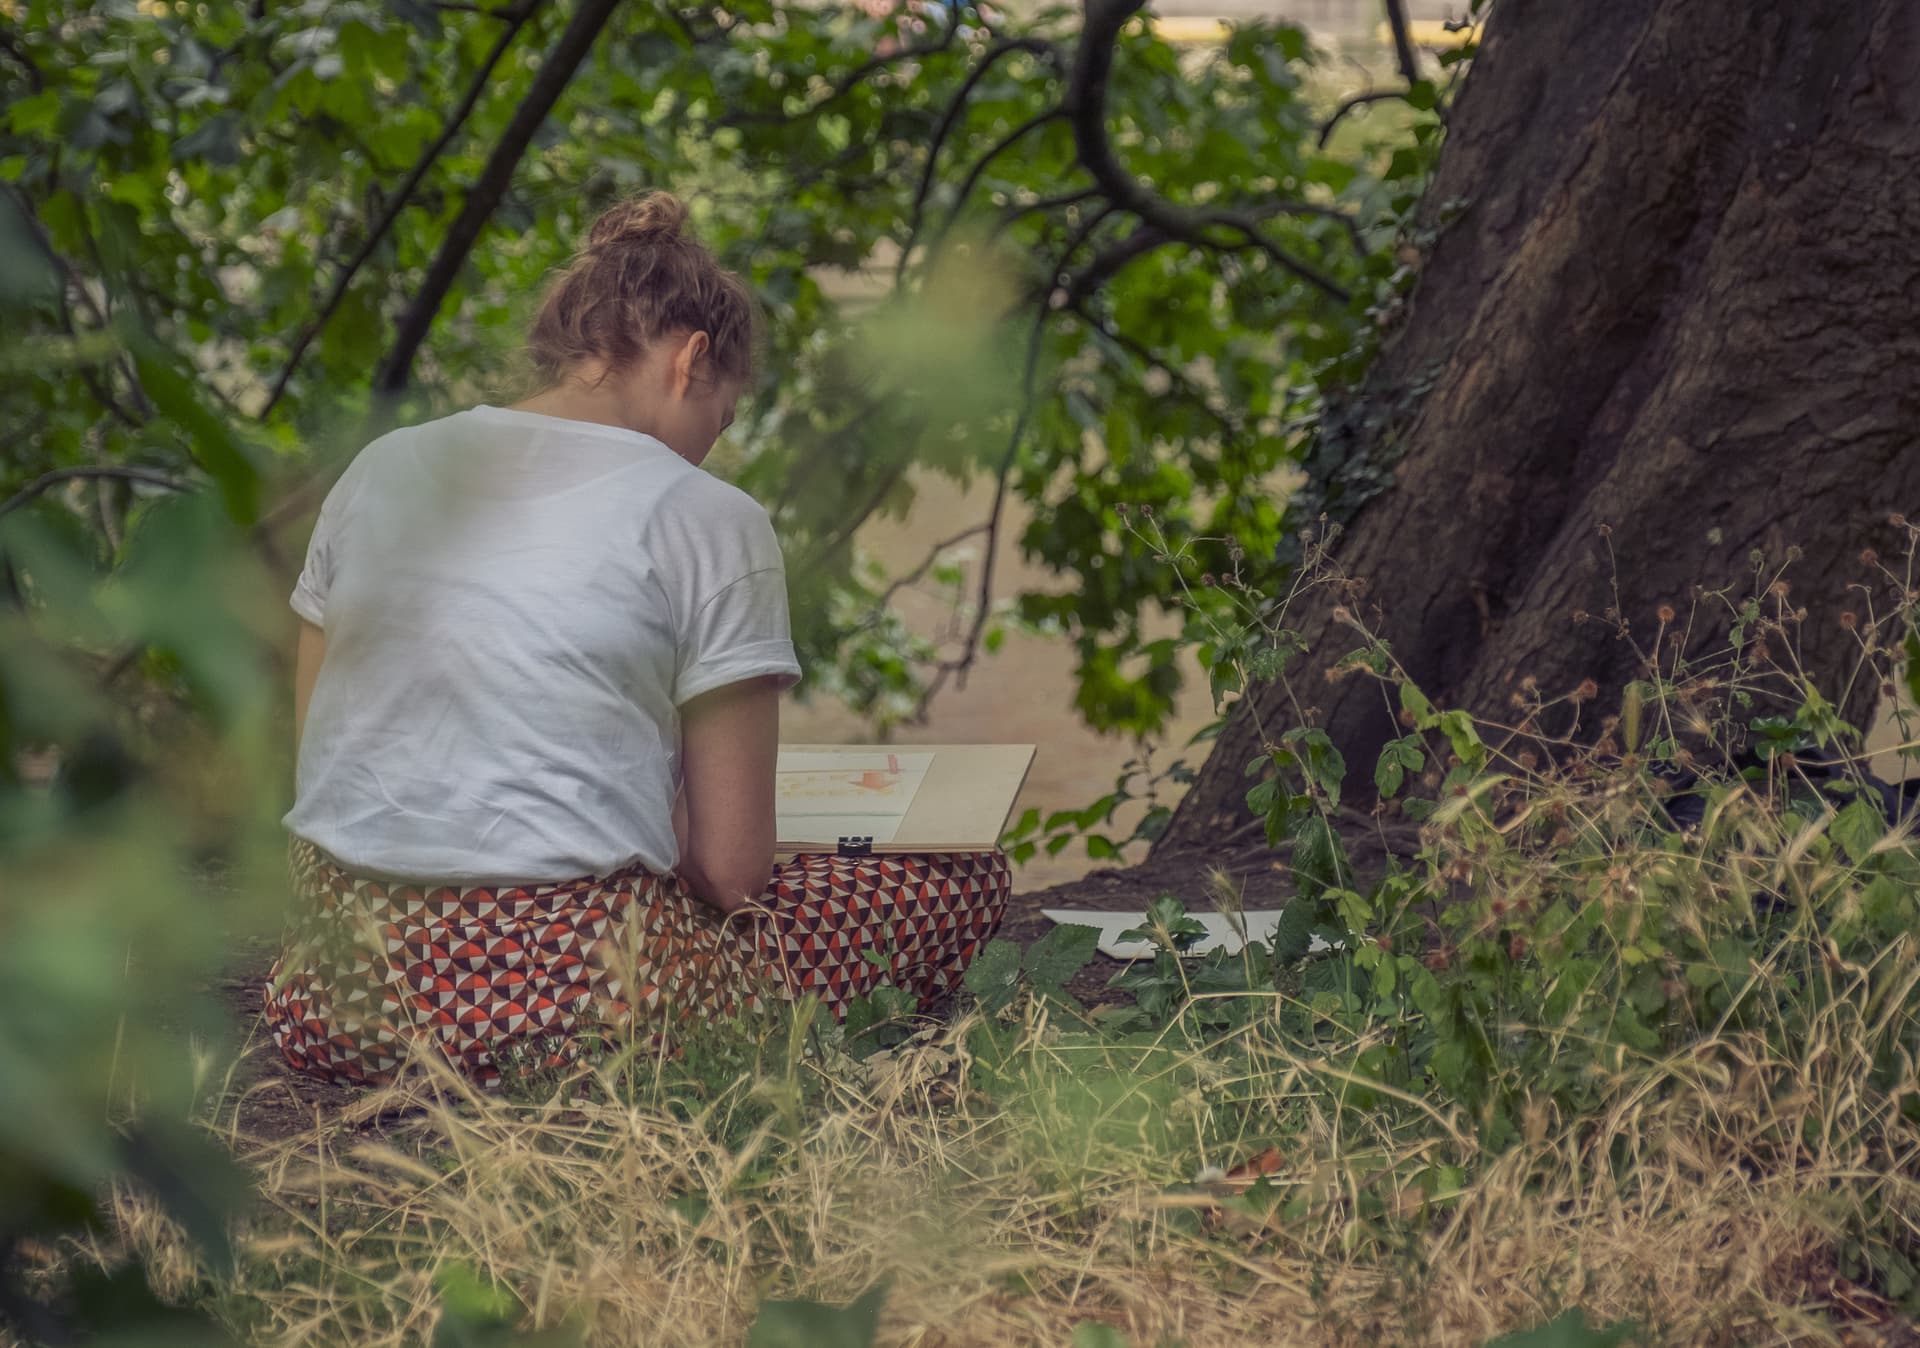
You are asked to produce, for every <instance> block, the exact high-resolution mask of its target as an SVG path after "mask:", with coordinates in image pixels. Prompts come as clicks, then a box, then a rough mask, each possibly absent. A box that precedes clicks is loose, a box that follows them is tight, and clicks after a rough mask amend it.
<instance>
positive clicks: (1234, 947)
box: [1040, 908, 1333, 960]
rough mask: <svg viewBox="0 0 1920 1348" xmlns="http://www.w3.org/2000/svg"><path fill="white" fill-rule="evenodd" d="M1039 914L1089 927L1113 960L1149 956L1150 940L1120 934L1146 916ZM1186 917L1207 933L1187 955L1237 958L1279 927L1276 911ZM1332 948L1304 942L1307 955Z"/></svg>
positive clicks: (1077, 911) (1318, 940)
mask: <svg viewBox="0 0 1920 1348" xmlns="http://www.w3.org/2000/svg"><path fill="white" fill-rule="evenodd" d="M1040 915H1041V916H1042V917H1045V918H1046V919H1047V920H1049V921H1051V922H1054V923H1056V924H1058V925H1061V926H1080V927H1093V928H1095V929H1097V930H1098V931H1099V933H1100V942H1099V950H1100V953H1101V954H1103V955H1107V956H1110V957H1112V958H1113V959H1117V960H1139V959H1146V958H1148V957H1149V956H1151V955H1152V954H1153V942H1151V941H1123V940H1121V939H1120V934H1121V933H1122V932H1126V931H1132V930H1133V929H1134V928H1136V927H1144V926H1146V925H1147V915H1146V914H1145V913H1144V912H1139V913H1110V912H1104V911H1100V910H1096V909H1090V908H1042V909H1041V910H1040ZM1187 916H1188V917H1190V918H1192V919H1193V920H1194V921H1196V922H1198V923H1199V924H1200V925H1201V926H1203V927H1205V928H1206V929H1207V934H1206V935H1205V936H1203V937H1201V938H1200V939H1199V940H1198V941H1195V942H1194V943H1193V944H1192V945H1191V946H1189V947H1188V948H1187V953H1188V954H1189V955H1205V954H1207V953H1208V952H1210V951H1214V950H1224V951H1226V952H1227V953H1228V954H1229V955H1237V954H1239V953H1240V952H1241V950H1243V949H1245V947H1246V944H1247V942H1248V941H1249V940H1254V941H1270V940H1272V939H1273V930H1274V928H1275V927H1277V926H1279V925H1280V910H1279V909H1278V908H1262V909H1249V910H1248V911H1247V912H1244V913H1188V914H1187ZM1331 949H1333V947H1332V946H1330V945H1328V944H1327V942H1326V940H1325V939H1324V938H1322V937H1319V936H1315V937H1314V938H1312V940H1311V941H1309V942H1308V943H1307V953H1308V954H1310V955H1318V954H1320V953H1321V952H1323V951H1327V950H1331Z"/></svg>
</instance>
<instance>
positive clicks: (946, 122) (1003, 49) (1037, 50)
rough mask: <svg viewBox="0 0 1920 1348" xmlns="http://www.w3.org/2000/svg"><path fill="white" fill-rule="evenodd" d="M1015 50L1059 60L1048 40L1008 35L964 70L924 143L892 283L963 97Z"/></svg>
mask: <svg viewBox="0 0 1920 1348" xmlns="http://www.w3.org/2000/svg"><path fill="white" fill-rule="evenodd" d="M1017 51H1025V52H1031V53H1033V54H1034V55H1037V56H1041V57H1043V58H1046V59H1050V60H1052V61H1055V62H1057V61H1058V60H1059V53H1058V52H1057V51H1056V50H1055V48H1054V46H1053V44H1052V43H1050V42H1044V41H1042V40H1040V39H1039V38H1010V39H1007V40H1004V41H1000V42H996V43H994V44H993V46H991V47H989V48H988V49H987V53H986V55H984V56H982V57H981V58H980V60H979V63H978V64H976V65H975V66H974V68H973V69H972V70H970V71H968V72H967V77H966V79H964V80H962V81H961V83H960V87H959V89H958V90H956V91H955V92H954V95H953V98H952V99H951V100H950V101H949V102H948V104H947V110H946V112H944V113H943V114H942V115H941V117H940V124H939V125H938V126H936V127H935V128H934V132H933V140H932V141H931V142H929V144H928V145H927V162H926V167H925V168H924V169H923V170H922V171H921V174H920V186H919V188H918V190H916V191H915V192H914V194H913V209H912V211H911V212H910V213H909V216H908V223H907V239H906V242H905V243H904V244H902V245H901V247H900V259H899V262H898V263H897V264H896V266H895V268H894V278H893V279H894V284H895V285H898V284H900V282H901V280H902V279H903V278H904V277H905V276H906V274H907V260H908V259H909V258H910V257H911V256H912V255H913V247H914V242H915V241H916V240H917V239H918V238H919V237H920V225H921V221H922V220H923V219H924V217H925V213H926V206H927V198H928V197H929V196H930V195H931V194H932V192H933V179H934V172H935V170H936V169H937V168H938V166H939V162H940V151H941V149H942V148H944V147H945V145H946V143H947V137H948V136H949V135H951V134H952V133H953V128H954V127H955V126H956V125H958V124H959V121H960V117H961V114H962V113H964V112H965V110H966V106H967V99H968V98H969V97H971V96H972V94H973V91H974V90H975V89H976V88H978V87H979V84H980V81H981V80H983V79H985V78H986V77H987V75H988V74H989V73H990V72H991V71H992V70H993V68H994V66H995V65H997V64H999V62H1000V61H1001V60H1002V59H1004V58H1005V57H1007V56H1009V55H1011V54H1012V53H1014V52H1017Z"/></svg>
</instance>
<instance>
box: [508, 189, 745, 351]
mask: <svg viewBox="0 0 1920 1348" xmlns="http://www.w3.org/2000/svg"><path fill="white" fill-rule="evenodd" d="M686 223H687V208H686V205H685V204H684V203H683V202H681V200H680V199H679V198H678V197H676V196H674V195H673V194H672V193H670V192H647V193H644V194H642V195H641V196H638V197H634V198H633V199H631V200H629V201H623V202H621V203H620V204H619V205H617V206H614V207H612V208H611V209H609V210H608V211H606V212H605V213H604V214H603V215H601V216H600V218H599V219H597V220H595V221H594V222H593V226H592V228H590V229H589V230H588V231H587V242H586V245H585V246H584V247H582V248H581V249H580V251H579V252H578V253H576V254H574V257H573V261H572V262H570V263H568V264H567V269H566V270H565V271H564V272H562V273H561V274H560V276H559V277H558V278H557V279H556V280H555V281H554V282H553V284H552V285H551V286H550V287H548V289H547V294H546V298H545V299H544V300H542V301H541V304H540V312H539V314H538V316H537V317H535V319H534V320H533V331H532V333H531V334H530V335H529V337H528V339H527V349H528V354H529V355H530V356H531V357H532V360H533V364H534V367H535V369H536V370H537V371H538V372H539V375H540V377H541V378H542V379H544V380H546V381H547V382H549V383H553V382H557V381H558V380H559V379H560V378H561V377H562V376H563V375H565V374H566V372H567V371H568V370H570V369H572V368H573V367H574V366H576V365H578V364H580V363H581V362H582V361H586V360H594V359H598V360H603V361H605V362H606V363H607V364H608V365H609V366H611V367H613V368H615V369H618V368H620V367H622V366H625V365H630V364H631V363H633V362H634V361H636V360H638V359H639V358H640V357H641V356H642V355H644V354H645V353H646V350H647V348H648V347H649V346H651V345H652V344H653V343H654V342H656V341H658V340H659V339H661V338H662V337H668V336H673V335H675V334H680V333H691V332H704V333H706V334H707V338H708V340H709V341H710V342H711V343H712V345H711V347H710V348H709V356H710V358H711V359H712V361H713V362H714V364H715V365H716V366H718V367H719V368H720V370H721V371H722V372H724V373H725V374H729V375H733V376H736V377H741V378H744V377H745V376H746V375H747V374H749V373H750V372H751V371H752V369H753V357H754V350H755V347H756V345H757V342H758V336H759V313H758V309H757V308H756V306H755V304H754V302H753V293H752V292H751V291H750V290H748V289H747V283H746V282H745V281H743V280H741V279H740V277H739V276H737V275H736V274H734V273H733V272H730V271H728V270H727V269H726V268H725V267H722V266H721V265H720V263H719V262H718V261H717V260H716V259H715V258H714V256H713V254H712V253H710V252H708V251H707V249H706V247H705V246H704V245H703V244H701V243H700V241H699V240H698V239H695V238H694V237H693V236H692V235H691V234H688V233H687V232H686Z"/></svg>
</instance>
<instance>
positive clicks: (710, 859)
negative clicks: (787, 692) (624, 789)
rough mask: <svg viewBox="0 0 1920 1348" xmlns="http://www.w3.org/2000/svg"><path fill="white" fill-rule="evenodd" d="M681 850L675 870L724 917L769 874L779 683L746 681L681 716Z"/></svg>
mask: <svg viewBox="0 0 1920 1348" xmlns="http://www.w3.org/2000/svg"><path fill="white" fill-rule="evenodd" d="M680 744H681V756H682V759H683V773H684V776H685V778H686V782H685V787H684V795H683V799H684V801H685V806H684V808H685V812H686V813H685V820H686V825H685V827H686V843H685V846H684V847H683V849H682V851H681V854H680V866H679V871H680V874H681V875H682V876H684V877H685V878H686V881H687V883H688V885H689V886H690V887H691V888H692V890H693V892H694V894H695V895H696V896H698V897H699V898H701V899H704V900H705V901H706V902H708V903H710V904H712V905H713V906H714V907H716V908H718V909H720V910H721V911H722V912H727V913H730V912H732V911H733V910H734V909H736V908H739V907H741V906H742V905H743V904H746V903H749V902H751V901H752V900H754V899H757V898H759V897H760V893H761V891H762V890H764V889H766V887H767V881H768V880H769V879H770V878H771V877H772V875H773V844H774V842H775V838H774V836H773V834H774V828H773V770H774V764H775V761H776V759H777V758H778V755H779V747H780V681H779V680H778V679H771V678H769V679H749V680H747V681H746V682H744V683H736V684H730V685H728V686H727V687H725V688H716V689H714V690H713V691H712V692H711V693H705V694H702V695H701V696H699V697H696V698H694V699H693V700H692V701H691V702H688V703H687V704H686V705H685V706H684V707H682V708H681V709H680Z"/></svg>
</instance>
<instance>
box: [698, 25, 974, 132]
mask: <svg viewBox="0 0 1920 1348" xmlns="http://www.w3.org/2000/svg"><path fill="white" fill-rule="evenodd" d="M949 12H950V14H951V18H950V20H949V22H948V24H947V28H946V31H945V32H944V33H943V34H941V36H940V38H939V40H938V41H935V42H923V43H919V44H917V45H915V46H911V47H902V48H900V49H899V50H898V51H891V52H888V53H886V54H885V55H884V56H872V57H868V58H867V59H866V60H865V61H862V62H861V63H860V64H859V65H857V66H855V67H854V68H853V69H852V70H851V71H849V72H847V73H846V74H845V75H842V76H841V77H840V78H839V79H837V80H835V81H834V82H833V83H832V85H831V86H830V87H829V89H828V91H827V95H826V97H824V98H822V99H820V100H819V101H818V102H815V103H809V104H808V105H807V106H806V107H804V108H802V109H800V111H798V112H784V111H783V112H751V111H743V112H736V113H730V114H728V115H727V116H725V117H722V118H721V119H720V120H719V121H718V122H717V123H716V125H718V126H765V125H769V124H773V125H781V124H786V123H791V122H803V121H806V120H807V119H808V118H810V117H813V116H815V115H817V114H818V113H820V112H823V111H824V110H825V109H826V108H828V107H829V106H831V105H832V104H834V103H837V102H839V101H840V100H841V99H843V98H845V97H846V96H847V95H848V94H850V93H852V92H853V91H854V90H855V89H857V88H858V87H859V86H860V84H861V82H862V81H864V80H866V79H867V78H868V77H869V76H872V75H874V74H877V73H878V72H880V71H882V70H885V69H886V68H887V67H888V66H891V65H893V64H895V63H896V62H900V61H917V60H919V59H920V58H921V57H923V56H938V55H939V54H940V53H941V52H944V51H946V50H947V49H948V48H949V47H951V46H953V44H954V40H955V39H956V38H958V37H959V36H960V14H959V11H958V10H957V9H955V10H952V11H949Z"/></svg>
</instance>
